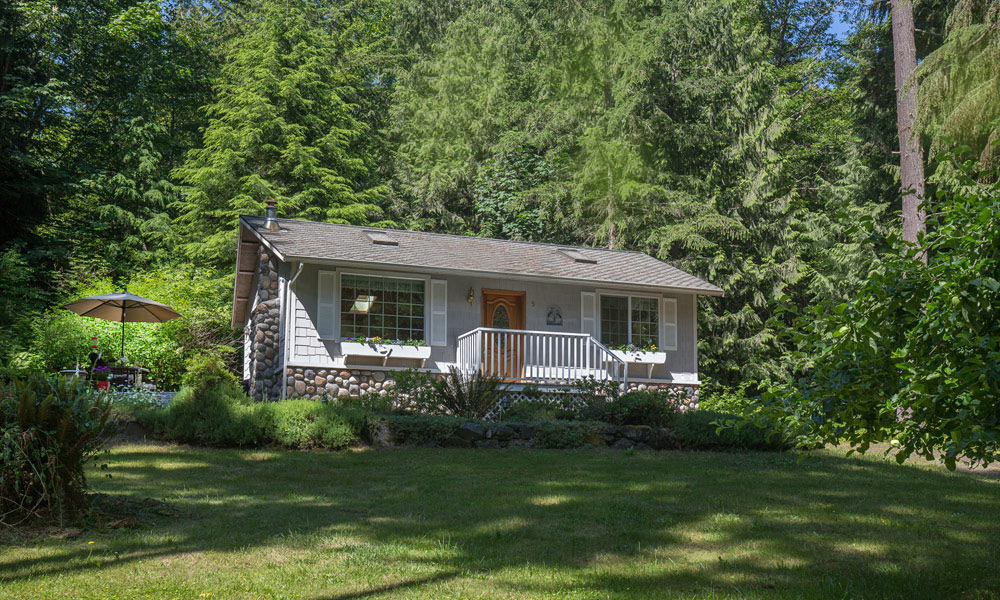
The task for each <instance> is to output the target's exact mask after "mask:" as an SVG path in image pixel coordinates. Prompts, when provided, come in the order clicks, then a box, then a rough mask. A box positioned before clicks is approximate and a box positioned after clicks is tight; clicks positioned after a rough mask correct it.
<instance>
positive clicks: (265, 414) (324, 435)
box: [259, 400, 357, 449]
mask: <svg viewBox="0 0 1000 600" xmlns="http://www.w3.org/2000/svg"><path fill="white" fill-rule="evenodd" d="M338 409H339V406H337V405H335V404H330V403H326V402H316V401H314V400H286V401H282V402H269V403H266V404H261V405H259V412H260V414H261V417H262V419H263V420H264V437H265V439H266V440H267V441H268V442H270V443H274V444H278V445H280V446H285V447H288V448H333V449H337V448H343V447H346V446H348V445H350V444H351V443H352V442H354V441H355V440H356V439H357V435H356V431H355V429H354V427H352V423H351V421H350V420H349V419H345V418H344V416H343V415H342V414H340V412H339V410H338Z"/></svg>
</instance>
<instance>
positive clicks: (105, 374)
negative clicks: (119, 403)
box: [90, 366, 111, 390]
mask: <svg viewBox="0 0 1000 600" xmlns="http://www.w3.org/2000/svg"><path fill="white" fill-rule="evenodd" d="M110 377H111V370H110V369H109V368H108V367H104V366H100V367H94V368H93V369H91V370H90V378H91V379H93V380H94V381H96V382H97V389H99V390H107V389H110V388H111V382H110V381H108V379H109V378H110Z"/></svg>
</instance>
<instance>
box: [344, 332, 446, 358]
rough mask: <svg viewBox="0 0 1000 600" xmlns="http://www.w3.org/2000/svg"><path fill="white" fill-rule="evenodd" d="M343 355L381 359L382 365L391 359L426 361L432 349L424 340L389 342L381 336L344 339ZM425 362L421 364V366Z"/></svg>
mask: <svg viewBox="0 0 1000 600" xmlns="http://www.w3.org/2000/svg"><path fill="white" fill-rule="evenodd" d="M340 351H341V353H342V354H343V355H344V356H345V357H347V356H367V357H375V358H381V359H382V364H385V363H386V362H388V360H389V359H390V358H403V359H411V360H419V361H426V360H427V359H428V358H430V356H431V347H430V346H428V345H427V342H425V341H424V340H415V339H409V340H389V339H383V338H381V337H379V336H375V337H363V338H351V337H349V338H344V340H343V341H342V342H340ZM422 364H423V362H421V365H422Z"/></svg>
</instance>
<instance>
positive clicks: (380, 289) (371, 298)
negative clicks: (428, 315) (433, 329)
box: [340, 273, 425, 341]
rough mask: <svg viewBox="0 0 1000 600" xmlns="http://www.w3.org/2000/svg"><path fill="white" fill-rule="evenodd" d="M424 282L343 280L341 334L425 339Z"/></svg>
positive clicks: (348, 277) (350, 277)
mask: <svg viewBox="0 0 1000 600" xmlns="http://www.w3.org/2000/svg"><path fill="white" fill-rule="evenodd" d="M424 300H425V293H424V281H423V280H420V279H395V278H390V277H370V276H368V275H351V274H347V273H345V274H343V275H342V276H341V277H340V335H341V337H343V338H374V337H380V338H382V339H384V340H404V341H405V340H422V339H424V306H425V302H424Z"/></svg>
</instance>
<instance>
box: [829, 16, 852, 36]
mask: <svg viewBox="0 0 1000 600" xmlns="http://www.w3.org/2000/svg"><path fill="white" fill-rule="evenodd" d="M849 17H850V15H848V14H847V12H846V11H844V10H838V11H837V12H836V13H835V14H834V16H833V23H831V24H830V28H829V29H827V31H828V32H830V33H833V34H835V35H836V36H837V39H840V40H843V39H846V38H847V34H848V32H849V31H850V28H851V25H850V23H848V22H847V21H845V20H844V19H847V18H849Z"/></svg>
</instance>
